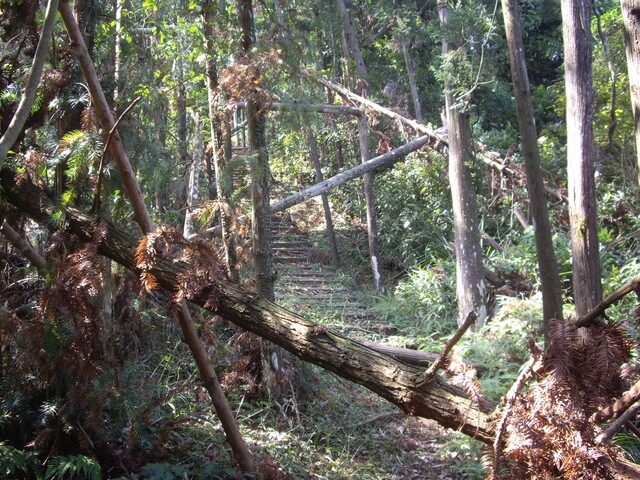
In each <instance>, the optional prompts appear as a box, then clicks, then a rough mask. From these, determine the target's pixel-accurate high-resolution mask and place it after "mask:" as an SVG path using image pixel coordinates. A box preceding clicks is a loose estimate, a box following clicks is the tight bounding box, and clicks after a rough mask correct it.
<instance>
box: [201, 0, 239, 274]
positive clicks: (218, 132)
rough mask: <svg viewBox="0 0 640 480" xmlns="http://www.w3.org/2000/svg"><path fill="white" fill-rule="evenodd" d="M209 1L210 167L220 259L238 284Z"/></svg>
mask: <svg viewBox="0 0 640 480" xmlns="http://www.w3.org/2000/svg"><path fill="white" fill-rule="evenodd" d="M213 8H214V6H213V2H212V1H211V0H204V1H203V2H202V17H203V18H202V20H203V25H204V34H205V49H206V55H207V62H206V67H205V69H206V72H205V73H206V78H207V94H208V102H209V126H210V130H211V147H212V157H213V168H214V171H215V185H216V194H217V197H218V200H219V201H220V202H221V204H222V205H223V208H221V209H220V227H221V229H222V243H223V247H224V258H225V264H226V267H227V272H228V273H229V278H231V280H233V281H236V282H237V281H239V272H238V256H237V254H236V241H235V235H234V232H233V230H232V226H231V224H232V221H231V218H230V211H229V210H230V209H231V195H232V194H233V180H232V175H231V172H229V170H228V169H227V168H226V167H227V161H226V160H227V153H229V154H230V153H231V145H230V140H231V138H230V136H229V128H228V122H227V117H226V115H225V113H224V110H223V109H222V108H221V107H222V106H219V105H218V102H217V101H216V98H217V95H218V86H219V85H218V68H217V64H216V56H215V55H216V54H215V43H214V42H215V36H214V33H213V25H214V21H215V13H214V10H213Z"/></svg>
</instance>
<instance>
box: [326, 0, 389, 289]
mask: <svg viewBox="0 0 640 480" xmlns="http://www.w3.org/2000/svg"><path fill="white" fill-rule="evenodd" d="M336 5H337V6H338V12H339V13H340V15H341V17H342V28H343V32H344V38H345V40H346V48H345V51H344V57H345V59H347V58H349V57H351V58H353V60H354V61H355V64H356V69H357V71H358V76H359V77H360V78H359V81H358V82H357V85H358V86H357V88H356V91H357V92H358V93H359V94H360V95H362V96H363V97H366V94H367V88H368V86H367V85H368V83H367V81H368V76H369V75H368V72H367V66H366V65H365V63H364V58H363V57H362V52H361V51H360V44H359V42H358V37H357V35H356V30H355V28H354V26H353V23H352V22H351V16H350V15H349V12H348V11H347V7H346V6H345V3H344V0H336ZM358 138H359V141H360V160H361V163H366V162H368V161H369V136H368V133H367V116H366V115H365V114H364V112H363V113H362V115H361V116H360V118H359V120H358ZM364 198H365V202H366V212H367V238H368V241H369V259H370V262H371V271H372V273H373V281H374V284H375V287H376V290H378V291H379V292H382V291H384V288H383V286H382V271H381V269H380V249H379V247H378V224H377V219H376V197H375V193H374V191H373V175H372V174H371V173H365V174H364Z"/></svg>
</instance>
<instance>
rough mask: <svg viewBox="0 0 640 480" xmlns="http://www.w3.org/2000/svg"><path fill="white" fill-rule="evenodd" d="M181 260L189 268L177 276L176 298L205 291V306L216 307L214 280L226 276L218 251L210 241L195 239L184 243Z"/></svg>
mask: <svg viewBox="0 0 640 480" xmlns="http://www.w3.org/2000/svg"><path fill="white" fill-rule="evenodd" d="M183 260H184V261H185V262H187V263H188V264H189V270H188V271H187V272H186V273H185V274H183V275H180V277H179V278H178V285H180V290H179V292H178V294H177V297H176V298H177V300H180V299H182V298H186V299H192V298H194V297H195V296H197V295H200V294H201V293H202V292H205V291H206V292H207V294H208V298H207V300H206V303H205V306H206V307H207V308H209V307H211V308H214V309H215V308H217V306H218V296H217V293H216V292H217V290H216V288H215V282H216V281H217V280H220V279H226V278H228V277H227V271H226V268H225V266H224V262H223V260H222V257H221V255H220V252H219V251H218V250H217V249H216V248H215V247H214V246H213V245H212V244H211V242H205V241H202V240H197V241H195V242H192V243H189V244H187V245H186V247H185V249H184V251H183Z"/></svg>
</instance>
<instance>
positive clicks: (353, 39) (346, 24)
mask: <svg viewBox="0 0 640 480" xmlns="http://www.w3.org/2000/svg"><path fill="white" fill-rule="evenodd" d="M336 5H337V6H338V13H339V14H340V17H341V18H342V31H343V33H344V39H345V43H346V49H345V48H343V50H345V53H347V52H350V53H351V55H348V54H346V55H345V60H348V59H349V56H351V58H352V59H353V61H354V62H355V64H356V71H357V72H358V75H359V76H360V78H359V81H358V82H357V84H358V86H357V88H356V92H358V94H360V95H362V96H363V97H366V93H367V92H366V91H367V88H368V86H367V81H368V77H369V75H368V74H367V66H366V65H365V63H364V58H363V57H362V52H361V51H360V44H359V42H358V36H357V34H356V29H355V28H354V26H353V23H352V22H351V15H349V12H348V11H347V7H346V5H345V3H344V0H336Z"/></svg>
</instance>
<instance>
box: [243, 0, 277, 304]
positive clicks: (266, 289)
mask: <svg viewBox="0 0 640 480" xmlns="http://www.w3.org/2000/svg"><path fill="white" fill-rule="evenodd" d="M238 15H239V20H240V29H241V37H242V42H241V43H242V51H243V54H244V55H245V56H247V57H249V56H250V52H251V48H252V47H253V45H254V44H255V43H256V32H255V23H254V19H253V2H252V0H240V1H239V2H238ZM246 112H247V122H248V123H247V130H248V137H249V152H250V154H251V155H252V157H253V161H252V163H251V166H252V172H251V200H252V211H251V232H252V243H253V259H254V266H255V279H256V288H257V290H258V292H259V293H260V294H262V295H263V296H264V297H265V298H267V299H269V300H271V301H273V300H274V299H275V292H274V282H275V275H274V274H273V256H272V252H271V208H270V204H269V188H270V186H269V183H270V181H271V171H270V169H269V158H268V155H267V145H266V138H265V117H264V112H263V110H262V105H259V104H258V103H257V99H256V98H248V99H247V108H246Z"/></svg>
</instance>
